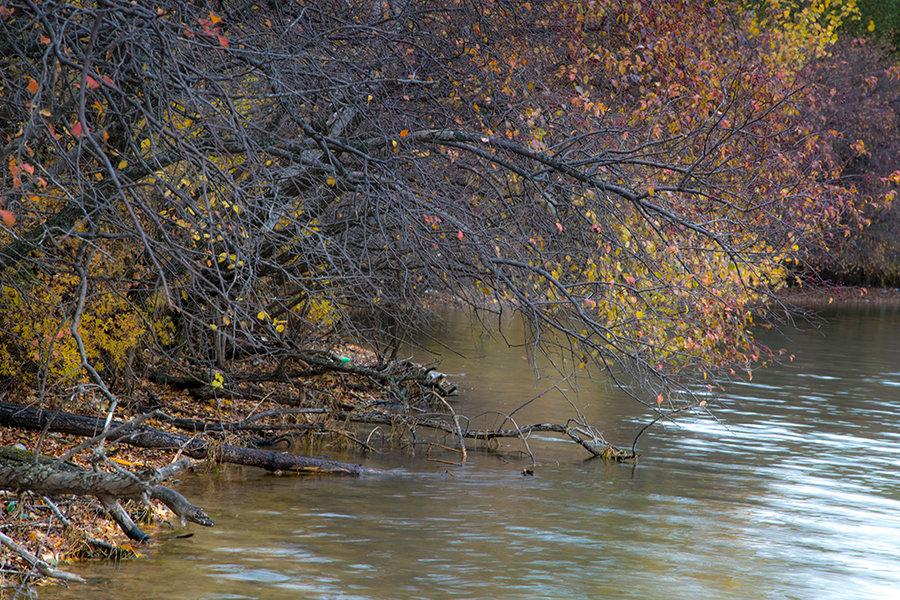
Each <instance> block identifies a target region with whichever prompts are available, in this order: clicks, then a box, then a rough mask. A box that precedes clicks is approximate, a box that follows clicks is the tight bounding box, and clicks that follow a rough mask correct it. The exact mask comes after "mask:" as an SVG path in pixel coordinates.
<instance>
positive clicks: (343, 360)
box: [338, 356, 350, 364]
mask: <svg viewBox="0 0 900 600" xmlns="http://www.w3.org/2000/svg"><path fill="white" fill-rule="evenodd" d="M338 360H339V361H341V362H342V363H344V364H347V363H348V362H350V357H349V356H338Z"/></svg>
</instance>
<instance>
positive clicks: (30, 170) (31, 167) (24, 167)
mask: <svg viewBox="0 0 900 600" xmlns="http://www.w3.org/2000/svg"><path fill="white" fill-rule="evenodd" d="M22 170H23V171H25V172H26V173H28V174H29V175H34V165H33V164H31V163H22Z"/></svg>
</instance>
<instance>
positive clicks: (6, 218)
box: [0, 210, 16, 227]
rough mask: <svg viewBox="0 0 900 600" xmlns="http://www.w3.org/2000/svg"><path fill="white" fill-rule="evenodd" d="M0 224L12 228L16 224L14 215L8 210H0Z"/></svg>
mask: <svg viewBox="0 0 900 600" xmlns="http://www.w3.org/2000/svg"><path fill="white" fill-rule="evenodd" d="M0 222H2V223H3V225H4V226H5V227H12V226H13V225H15V224H16V215H14V214H12V213H11V212H9V211H8V210H0Z"/></svg>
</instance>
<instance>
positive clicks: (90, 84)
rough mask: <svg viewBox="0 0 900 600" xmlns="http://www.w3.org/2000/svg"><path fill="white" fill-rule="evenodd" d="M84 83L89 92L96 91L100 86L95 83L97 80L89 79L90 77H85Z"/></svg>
mask: <svg viewBox="0 0 900 600" xmlns="http://www.w3.org/2000/svg"><path fill="white" fill-rule="evenodd" d="M85 81H86V82H87V86H88V89H89V90H96V89H97V88H99V87H100V84H99V83H97V80H96V79H94V78H93V77H91V76H90V75H88V76H87V79H86V80H85Z"/></svg>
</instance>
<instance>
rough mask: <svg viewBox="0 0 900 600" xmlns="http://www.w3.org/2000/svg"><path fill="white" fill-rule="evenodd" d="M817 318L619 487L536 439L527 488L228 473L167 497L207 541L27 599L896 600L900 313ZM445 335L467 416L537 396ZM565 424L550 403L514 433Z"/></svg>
mask: <svg viewBox="0 0 900 600" xmlns="http://www.w3.org/2000/svg"><path fill="white" fill-rule="evenodd" d="M828 319H829V323H828V324H827V325H826V326H824V327H823V328H821V329H819V330H808V331H803V332H791V333H790V335H789V336H788V337H789V339H785V338H784V337H781V336H777V335H775V334H768V335H767V336H766V338H767V341H768V342H770V343H771V344H772V345H774V346H776V347H788V348H789V349H790V351H791V352H793V353H794V354H796V356H797V360H796V361H795V362H794V363H793V364H789V365H783V366H777V367H772V368H770V369H768V370H765V371H759V372H757V373H756V374H755V377H754V380H753V382H752V383H749V382H748V383H743V384H736V385H732V386H731V387H730V389H729V391H728V395H727V401H726V403H725V406H724V407H723V408H720V409H718V410H717V411H716V416H717V417H718V421H715V420H712V419H709V418H701V417H697V418H687V419H683V420H681V421H679V422H678V424H675V425H664V426H659V427H657V428H656V429H654V430H653V431H652V432H651V433H650V434H649V435H647V436H646V437H645V438H642V445H641V450H642V451H643V453H644V456H643V458H642V459H641V461H640V463H639V464H638V465H637V466H636V467H635V468H632V467H630V466H625V465H609V464H604V463H601V462H599V461H585V460H583V455H584V453H583V451H582V450H581V449H580V448H578V447H576V446H574V445H573V444H571V443H562V442H556V441H551V440H544V439H540V440H539V439H535V438H533V439H532V449H533V450H535V452H536V454H537V456H538V460H539V462H540V464H539V466H538V468H537V470H536V476H535V477H523V476H522V475H521V469H522V467H523V466H525V465H526V464H528V461H527V460H523V459H522V458H521V457H520V456H510V455H507V456H505V457H498V456H496V455H490V454H487V453H483V452H478V453H473V454H472V456H471V458H470V462H469V463H468V464H467V465H466V466H465V467H461V468H458V467H451V466H448V465H445V464H442V463H435V462H429V461H428V460H426V459H425V457H423V456H419V457H416V458H410V457H396V456H394V457H393V458H381V459H372V460H369V461H367V462H368V463H369V464H373V465H375V466H389V467H400V468H402V470H401V471H400V472H399V473H398V474H396V475H390V476H383V477H381V476H380V477H368V478H363V479H359V480H352V479H336V478H322V479H311V478H308V479H298V478H287V477H283V478H279V477H274V476H270V475H266V474H263V473H260V472H258V471H253V470H240V469H228V470H226V471H224V472H223V473H222V474H221V475H219V476H216V477H204V478H200V477H197V478H194V479H191V480H189V481H187V482H185V483H184V485H183V486H182V490H183V491H185V492H186V493H187V494H188V495H189V496H190V497H191V498H192V499H193V500H195V501H197V502H198V503H199V504H202V505H203V506H204V507H205V508H207V510H208V512H210V514H211V515H213V517H214V518H215V519H216V521H217V526H216V527H215V528H214V529H199V528H198V529H197V530H196V535H195V536H194V537H193V538H190V539H172V540H169V541H167V542H165V543H164V544H162V545H161V546H160V547H159V548H158V549H156V550H154V551H153V552H152V553H151V555H150V556H149V557H148V558H146V559H144V560H140V561H134V562H130V563H124V564H121V565H112V564H86V565H79V566H76V568H75V570H76V571H78V572H80V573H81V574H82V575H85V576H87V577H89V578H90V584H89V585H88V586H87V587H84V586H82V587H75V588H72V589H70V590H68V591H66V590H61V589H57V590H54V591H50V590H45V591H44V592H43V593H42V594H41V595H42V597H61V598H117V599H119V598H122V599H128V598H141V599H144V598H222V599H224V598H406V597H416V598H450V597H453V598H493V597H501V598H560V597H566V598H569V597H576V598H642V599H643V598H773V599H774V598H779V599H780V598H815V599H817V600H823V599H827V598H841V599H843V598H900V478H898V475H900V423H898V419H897V415H898V414H900V313H898V312H896V311H894V312H891V311H872V312H865V313H862V312H855V313H845V314H841V313H834V314H830V315H828ZM442 334H443V339H444V341H446V342H447V343H448V345H449V346H450V347H452V348H454V349H456V350H458V351H460V352H461V353H462V354H463V356H459V355H456V354H453V353H451V352H445V353H444V354H445V359H444V362H443V363H442V369H443V370H446V371H448V372H450V373H454V374H455V375H456V378H457V379H458V380H459V381H461V382H462V384H463V394H462V396H461V397H460V399H459V403H458V405H457V408H458V410H460V411H462V412H465V413H467V414H476V413H478V412H481V411H488V410H499V411H509V410H512V409H513V408H515V407H516V406H518V405H519V404H520V403H521V402H522V401H524V400H526V399H528V398H530V397H531V396H533V395H534V394H535V393H536V392H540V391H542V390H545V389H547V388H549V387H551V386H552V384H553V383H554V380H553V378H552V377H550V376H547V377H545V378H544V379H542V380H540V381H535V379H534V372H533V371H532V370H531V367H530V366H529V364H528V361H527V360H526V358H525V357H524V356H522V352H521V351H520V350H516V349H512V350H510V349H507V348H506V347H505V345H504V344H503V343H502V342H500V341H498V340H494V339H491V338H489V337H487V336H485V335H483V334H480V335H476V334H474V333H473V331H472V329H470V328H469V327H468V326H467V325H466V324H465V322H464V321H463V320H462V319H461V318H459V317H458V316H451V318H449V319H448V322H447V324H446V326H445V331H443V332H442ZM563 388H564V391H565V392H566V395H567V396H568V397H569V398H570V399H571V400H572V401H573V402H574V403H575V404H576V405H577V406H579V407H580V408H581V409H582V410H583V411H584V412H585V414H586V415H587V416H588V417H589V418H590V419H591V420H592V421H593V422H594V423H596V424H598V425H600V426H601V428H602V429H603V430H604V431H605V432H606V433H607V435H608V437H609V438H611V439H613V440H616V441H619V442H625V441H626V440H629V439H630V438H631V437H632V436H633V432H634V431H635V430H636V429H637V428H638V427H639V426H640V424H641V420H640V419H639V418H638V414H639V413H638V412H637V410H636V407H635V405H634V404H633V403H632V402H630V401H628V400H626V399H625V398H623V397H622V395H621V393H620V392H618V391H617V390H615V389H612V388H610V387H609V386H608V385H605V384H603V383H602V382H588V383H584V382H582V383H579V389H578V390H577V391H576V390H573V389H568V390H566V389H565V384H564V385H563ZM571 413H572V408H571V406H570V405H569V404H568V403H567V402H566V401H565V399H564V398H563V397H562V396H561V394H560V393H559V392H557V391H552V392H550V393H548V394H547V395H546V396H545V397H544V398H542V399H541V400H540V401H539V402H536V403H534V404H533V405H531V406H529V408H528V409H527V410H526V411H523V412H522V413H519V414H517V415H516V416H517V419H518V418H519V417H520V416H521V419H519V422H520V423H521V422H528V421H531V420H538V419H544V418H553V419H560V418H565V417H566V416H569V415H570V414H571ZM485 419H486V421H484V422H485V423H486V424H490V423H491V421H492V419H493V417H491V416H488V417H485ZM513 446H515V442H511V443H510V447H513ZM441 457H442V458H444V459H446V458H450V456H448V455H447V454H443V455H441Z"/></svg>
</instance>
